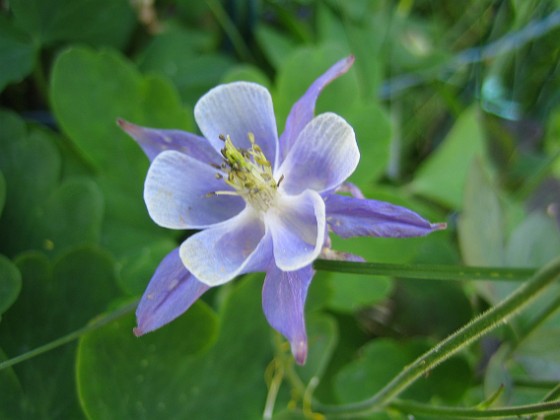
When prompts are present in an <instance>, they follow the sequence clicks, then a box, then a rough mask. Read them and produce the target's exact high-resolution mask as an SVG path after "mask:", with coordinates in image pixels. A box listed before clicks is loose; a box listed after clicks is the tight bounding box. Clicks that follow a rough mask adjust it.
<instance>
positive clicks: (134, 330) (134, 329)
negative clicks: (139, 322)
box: [132, 327, 145, 337]
mask: <svg viewBox="0 0 560 420" xmlns="http://www.w3.org/2000/svg"><path fill="white" fill-rule="evenodd" d="M132 332H133V333H134V335H135V336H136V337H140V336H141V335H144V334H145V333H144V331H142V330H141V329H140V327H136V328H133V329H132Z"/></svg>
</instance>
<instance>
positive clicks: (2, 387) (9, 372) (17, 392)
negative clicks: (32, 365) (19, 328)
mask: <svg viewBox="0 0 560 420" xmlns="http://www.w3.org/2000/svg"><path fill="white" fill-rule="evenodd" d="M4 360H6V354H5V353H4V352H3V351H2V349H1V348H0V362H3V361H4ZM0 395H2V402H0V417H2V418H3V419H6V420H10V419H14V420H15V419H17V418H22V417H21V414H22V408H21V404H22V402H23V400H24V396H23V390H22V389H21V384H20V383H19V381H18V378H17V376H16V374H15V373H14V370H13V369H12V368H8V369H3V370H0Z"/></svg>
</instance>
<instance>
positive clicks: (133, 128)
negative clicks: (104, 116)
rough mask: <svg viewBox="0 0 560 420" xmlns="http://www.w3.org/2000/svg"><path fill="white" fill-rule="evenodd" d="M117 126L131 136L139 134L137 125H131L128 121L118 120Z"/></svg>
mask: <svg viewBox="0 0 560 420" xmlns="http://www.w3.org/2000/svg"><path fill="white" fill-rule="evenodd" d="M117 125H118V126H119V127H120V128H121V129H122V130H124V131H126V132H127V133H128V134H129V135H131V136H134V135H135V134H138V133H139V131H140V130H139V128H140V127H138V126H137V125H135V124H132V123H129V122H128V121H126V120H124V119H122V118H117Z"/></svg>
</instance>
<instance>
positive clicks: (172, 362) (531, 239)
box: [0, 0, 560, 419]
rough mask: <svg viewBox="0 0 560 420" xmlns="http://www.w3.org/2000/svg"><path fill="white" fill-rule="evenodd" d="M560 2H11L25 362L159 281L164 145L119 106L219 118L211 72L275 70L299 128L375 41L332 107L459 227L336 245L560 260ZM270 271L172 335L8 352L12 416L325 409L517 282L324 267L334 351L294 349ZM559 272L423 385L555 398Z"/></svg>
mask: <svg viewBox="0 0 560 420" xmlns="http://www.w3.org/2000/svg"><path fill="white" fill-rule="evenodd" d="M559 7H560V2H558V1H554V0H544V1H536V0H529V1H527V0H501V1H495V0H481V1H478V0H477V1H475V0H468V1H463V2H456V1H447V0H446V1H437V0H400V1H396V0H344V1H343V0H222V1H220V0H205V1H203V0H196V1H191V0H188V1H187V0H158V1H151V0H144V1H142V0H4V1H1V2H0V107H1V109H0V317H1V318H0V362H1V361H2V360H8V359H10V358H13V357H16V356H18V355H20V354H23V353H25V352H27V351H30V350H33V349H34V348H36V347H38V346H40V345H43V344H45V343H48V342H50V341H52V340H55V339H57V338H60V337H62V336H64V335H66V334H69V333H71V332H72V331H74V330H76V329H78V328H81V327H83V326H84V325H86V324H87V323H88V322H90V321H92V320H94V319H96V318H97V317H99V316H100V315H102V314H104V313H111V311H112V310H114V309H115V308H119V307H121V306H122V305H123V304H124V303H125V302H130V300H131V299H133V298H135V297H138V296H139V295H140V294H141V293H142V292H143V290H144V288H145V286H146V284H147V282H148V281H149V279H150V277H151V275H152V273H153V271H154V270H155V268H156V267H157V264H158V263H159V261H160V260H161V259H162V257H163V256H164V255H166V254H167V252H169V251H170V250H171V249H173V248H174V247H175V246H176V245H177V244H178V243H179V240H180V237H179V236H178V235H180V234H181V233H177V232H173V231H168V230H164V229H161V228H159V227H157V226H156V225H155V224H154V223H153V222H152V221H151V220H150V219H149V217H148V215H147V212H146V209H145V206H144V203H143V200H142V188H143V181H144V177H145V174H146V170H147V168H148V161H147V159H146V158H145V156H144V155H143V153H142V152H141V150H140V148H139V147H138V146H137V145H136V144H135V143H134V142H133V141H132V140H131V139H130V138H128V137H127V136H125V135H124V134H123V133H122V132H121V131H120V130H119V128H118V127H117V126H116V124H115V121H116V119H117V118H119V117H121V118H125V119H127V120H129V121H132V122H134V123H136V124H139V125H144V126H152V127H159V128H177V129H183V130H187V131H196V130H197V128H196V125H195V123H194V120H193V116H192V109H193V107H194V104H195V103H196V101H197V99H198V98H199V97H200V96H201V95H202V94H204V93H205V92H206V91H207V90H208V89H210V88H212V87H213V86H215V85H217V84H219V83H225V82H230V81H234V80H249V81H254V82H257V83H260V84H263V85H265V86H267V87H268V88H269V90H270V91H271V93H272V95H273V100H274V106H275V112H276V115H277V121H278V127H279V130H280V131H282V127H283V125H284V121H285V118H286V116H287V114H288V112H289V110H290V107H291V105H292V104H293V103H294V102H295V101H296V100H297V99H298V98H299V97H300V96H301V95H302V94H303V92H304V91H305V89H306V88H307V86H309V84H310V83H311V82H312V81H313V80H314V79H315V78H316V77H317V76H319V75H320V74H321V73H322V72H324V71H325V70H326V69H327V68H328V67H329V66H330V65H332V64H333V63H334V62H335V61H337V60H339V59H340V58H342V57H344V56H347V55H349V54H353V55H355V57H356V62H355V65H354V67H353V68H352V69H351V71H350V72H348V74H346V75H344V76H343V77H341V78H339V79H338V80H336V81H335V82H334V83H332V85H329V86H328V87H327V88H326V89H325V91H324V94H323V95H322V96H321V97H320V99H319V102H318V106H317V108H318V109H317V111H318V112H324V111H332V112H336V113H338V114H340V115H341V116H343V117H344V118H345V119H346V120H348V121H349V123H350V124H351V125H352V126H353V127H354V129H355V131H356V135H357V139H358V143H359V147H360V151H361V162H360V165H359V167H358V169H357V170H356V172H355V174H354V175H353V176H352V178H351V180H352V182H354V183H355V184H357V185H358V186H359V187H360V188H361V189H362V190H363V191H364V193H365V194H366V195H367V196H368V197H370V198H375V199H380V200H386V201H391V202H393V203H396V204H401V205H405V206H407V207H410V208H412V209H414V210H415V211H418V212H420V213H421V214H423V215H424V216H426V217H427V218H429V219H431V220H433V221H447V222H448V224H449V229H448V230H447V231H446V232H440V233H437V234H435V235H432V236H430V237H429V238H416V239H400V240H397V239H383V238H358V239H351V240H339V239H336V240H335V241H334V245H335V248H336V249H339V250H342V251H346V252H352V253H356V254H359V255H361V256H363V257H364V258H366V260H368V261H372V262H391V263H399V264H408V263H413V262H414V263H431V264H456V265H458V267H459V266H460V265H461V264H467V265H476V266H502V267H535V268H538V267H541V266H543V265H544V264H546V263H547V262H548V261H550V260H551V259H552V258H554V257H555V256H557V255H559V254H560V236H559V231H558V228H559V222H560V210H559V209H560V181H559V179H558V176H559V175H560V172H559V168H560V164H559V161H558V159H557V158H558V155H559V154H560V44H559V43H558V39H559V37H560V29H559V28H560V11H559ZM459 269H460V268H458V270H459ZM261 282H262V276H260V275H251V276H247V278H244V279H241V280H238V281H236V282H234V283H233V284H230V285H227V286H224V287H222V288H221V289H220V290H217V291H211V292H210V293H208V294H207V295H206V296H205V297H204V300H203V301H201V302H199V303H197V304H196V305H195V306H194V307H193V308H192V309H190V310H189V311H188V312H187V313H186V314H185V315H184V316H182V317H181V318H180V319H179V320H177V321H175V322H174V323H172V324H170V325H169V326H166V327H164V328H162V329H161V330H160V331H157V332H155V333H153V334H150V335H148V336H146V337H142V338H140V339H136V338H135V337H134V336H133V335H132V331H131V330H132V327H133V326H134V320H133V317H132V315H127V316H126V317H123V318H120V319H118V320H117V321H114V322H113V323H111V324H109V325H107V326H105V327H102V328H99V329H97V330H95V331H93V332H89V333H87V334H84V335H82V337H81V338H80V340H79V342H78V343H71V344H66V345H65V346H62V347H58V348H56V349H54V350H51V351H50V352H47V353H44V354H41V355H38V356H36V357H34V358H32V359H30V360H27V361H25V362H22V363H19V364H16V365H15V366H13V367H8V368H4V369H2V370H0V395H1V397H0V417H1V418H2V419H23V418H48V419H51V418H53V419H56V418H60V419H67V418H72V419H80V418H91V419H108V418H119V419H129V418H130V419H132V418H135V419H136V418H156V417H157V418H189V419H207V418H220V417H224V416H226V417H228V418H243V419H256V418H261V417H262V415H263V414H262V413H263V412H265V413H267V415H268V414H270V415H272V414H274V418H278V419H281V418H308V417H309V416H310V412H309V404H308V400H306V398H308V397H309V395H310V393H311V392H314V395H315V396H317V398H319V399H320V400H321V401H323V402H325V403H331V404H334V403H347V402H352V401H358V400H360V399H363V398H367V397H368V396H370V395H372V394H373V393H374V392H375V391H376V390H378V389H380V388H381V387H383V386H384V385H385V384H386V383H387V382H388V381H389V380H391V378H392V377H393V376H394V375H395V374H397V373H398V372H399V371H400V370H401V369H402V368H403V366H405V365H407V364H409V363H411V362H412V361H413V360H414V359H415V358H416V357H417V356H418V355H420V354H421V353H422V352H424V351H426V350H427V349H428V348H429V346H431V345H434V344H435V343H436V342H437V341H438V340H440V339H442V338H444V337H445V336H446V335H448V334H450V333H451V332H453V331H454V330H456V329H457V328H459V327H460V326H461V325H464V324H465V323H467V322H468V320H469V319H471V318H472V317H473V316H475V315H477V314H479V313H480V312H481V311H482V310H483V309H484V308H486V307H488V306H490V305H494V304H496V303H497V302H498V301H499V300H501V299H502V298H503V297H504V296H506V295H507V294H508V293H509V292H510V291H511V290H513V289H515V288H516V287H517V284H514V283H498V282H492V281H481V282H476V283H469V282H466V283H461V284H458V283H452V282H444V283H434V282H426V281H423V280H414V279H398V278H393V277H378V276H377V277H368V276H359V275H349V274H342V273H328V272H320V273H318V274H317V276H316V278H315V279H314V282H313V284H312V286H311V289H310V294H309V298H308V302H307V307H306V309H307V325H308V332H309V346H310V349H309V359H308V362H307V365H305V366H304V367H294V366H293V361H292V360H291V358H290V357H289V356H288V353H289V352H288V350H287V347H286V344H285V343H283V342H282V340H280V338H279V337H276V336H274V334H273V332H272V331H271V329H270V328H269V327H268V326H267V324H266V322H265V320H264V316H263V315H262V311H261V308H260V297H259V293H260V292H259V290H260V285H261ZM559 296H560V290H559V289H558V287H556V288H552V289H551V291H550V293H548V294H547V296H544V297H543V298H542V299H541V300H540V301H539V304H538V305H536V307H534V308H533V309H531V310H530V311H526V312H524V313H523V316H522V317H520V318H519V319H515V320H513V321H512V322H510V323H508V324H507V325H504V326H502V327H501V328H500V329H499V330H498V331H497V332H496V333H494V334H493V335H492V336H491V337H486V338H485V339H484V341H483V342H482V343H481V344H480V345H476V346H473V347H471V348H470V349H469V350H468V351H465V352H463V353H461V354H459V355H457V356H455V357H454V358H453V359H451V360H450V361H448V362H447V363H445V364H443V365H441V366H440V367H438V368H436V369H435V370H434V371H433V372H431V373H430V375H429V376H428V377H426V378H422V379H421V380H420V381H418V382H417V383H416V384H414V386H413V387H411V388H410V389H409V390H408V391H407V392H406V393H405V394H404V398H408V399H412V400H416V401H421V402H426V403H430V404H434V406H435V405H437V404H444V405H458V406H473V405H476V404H479V403H480V402H481V401H483V400H485V399H486V398H488V397H490V396H491V395H493V394H495V393H496V391H497V389H498V388H499V387H500V386H503V387H504V392H502V393H501V394H500V396H499V398H498V401H497V402H496V404H499V405H504V406H507V405H512V404H521V403H529V402H536V401H539V400H542V398H544V396H545V395H546V393H547V392H548V391H549V390H550V389H551V388H552V387H553V386H554V385H555V384H556V383H558V381H560V360H559V359H558V351H557V346H556V341H555V338H556V337H557V336H558V325H559V324H558V322H560V319H559V318H558V314H557V313H555V310H556V308H557V307H558V302H559V299H560V298H559ZM267 395H268V399H267ZM400 414H404V413H400ZM400 414H399V413H395V412H391V411H388V412H387V413H380V414H379V416H377V415H375V416H371V417H370V418H389V416H391V418H392V417H394V416H398V415H400ZM269 418H270V417H269Z"/></svg>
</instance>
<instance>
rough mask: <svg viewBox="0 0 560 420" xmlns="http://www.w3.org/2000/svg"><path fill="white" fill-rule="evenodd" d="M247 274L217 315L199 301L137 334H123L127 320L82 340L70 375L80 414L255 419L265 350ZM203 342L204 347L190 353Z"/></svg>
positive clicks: (253, 283) (255, 291)
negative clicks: (75, 369) (159, 326)
mask: <svg viewBox="0 0 560 420" xmlns="http://www.w3.org/2000/svg"><path fill="white" fill-rule="evenodd" d="M251 277H252V278H249V279H247V280H244V281H241V282H239V283H238V284H236V285H235V286H234V288H233V290H232V292H231V293H230V294H228V295H227V297H226V300H225V302H224V304H223V306H222V307H221V309H220V311H219V320H217V319H216V316H215V315H214V314H213V313H212V312H210V311H209V309H208V308H207V307H206V306H205V305H203V304H200V303H199V304H196V305H195V306H193V307H192V308H191V309H189V310H188V311H187V313H186V314H185V315H183V316H182V317H181V318H180V319H178V320H176V321H174V322H173V323H171V324H169V325H168V326H165V327H164V328H162V329H161V330H160V331H157V332H154V333H151V334H149V335H147V336H143V337H141V338H139V339H137V338H134V337H133V336H132V335H131V332H130V331H131V330H130V328H131V327H132V325H133V322H132V319H127V320H123V321H122V322H119V323H117V324H114V325H113V326H111V327H110V328H104V329H101V330H99V331H96V332H93V333H90V334H88V335H86V336H85V337H84V338H82V340H81V341H80V346H79V357H78V364H77V367H78V374H77V377H78V383H79V393H80V399H81V402H82V406H83V407H84V409H85V411H86V412H87V413H88V416H89V417H90V418H93V419H95V418H100V419H102V418H108V417H114V418H157V417H163V418H187V417H188V418H209V419H211V418H220V417H222V416H223V415H224V413H227V416H228V417H231V418H247V419H251V418H260V417H261V415H262V409H263V406H264V401H265V398H266V387H265V383H264V376H263V372H264V370H265V368H266V366H267V364H268V363H269V361H270V360H271V357H272V355H271V349H270V342H269V327H268V326H267V324H266V322H265V320H264V316H263V314H262V309H261V299H260V289H261V285H260V283H261V282H260V281H257V278H260V276H258V277H257V276H251ZM218 321H219V322H218ZM218 326H219V335H218V336H217V338H216V336H215V334H216V330H217V329H218ZM204 345H211V348H206V350H205V351H203V352H199V353H196V354H193V352H194V351H197V349H198V350H200V349H201V346H204ZM188 349H191V350H190V351H189V350H188ZM189 353H190V354H189ZM108 365H110V366H111V369H107V366H108ZM240 369H241V370H240ZM240 372H242V373H241V374H240ZM92 378H95V380H92ZM210 401H211V402H210Z"/></svg>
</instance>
